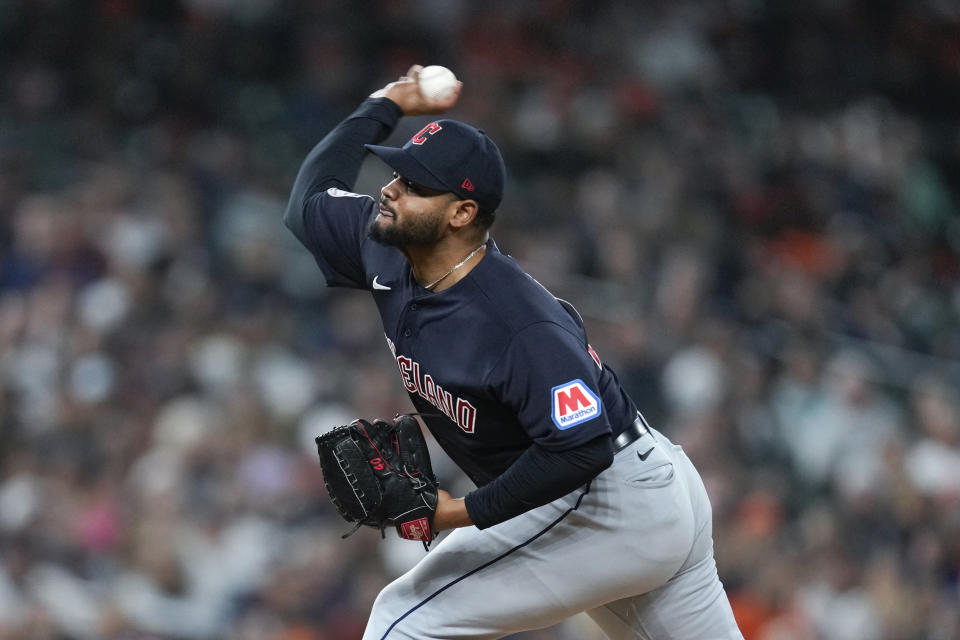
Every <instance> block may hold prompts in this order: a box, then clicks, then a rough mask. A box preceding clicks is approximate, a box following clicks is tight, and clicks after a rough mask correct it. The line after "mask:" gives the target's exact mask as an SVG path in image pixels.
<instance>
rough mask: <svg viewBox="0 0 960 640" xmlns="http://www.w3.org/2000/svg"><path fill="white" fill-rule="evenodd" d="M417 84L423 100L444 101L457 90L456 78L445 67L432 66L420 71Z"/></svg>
mask: <svg viewBox="0 0 960 640" xmlns="http://www.w3.org/2000/svg"><path fill="white" fill-rule="evenodd" d="M417 84H418V85H419V87H420V93H421V94H423V97H424V98H428V99H430V100H446V99H447V98H449V97H450V96H452V95H453V92H454V90H456V88H457V76H455V75H453V71H450V69H447V68H446V67H442V66H440V65H438V64H432V65H429V66H427V67H424V68H423V69H421V70H420V74H419V75H418V76H417Z"/></svg>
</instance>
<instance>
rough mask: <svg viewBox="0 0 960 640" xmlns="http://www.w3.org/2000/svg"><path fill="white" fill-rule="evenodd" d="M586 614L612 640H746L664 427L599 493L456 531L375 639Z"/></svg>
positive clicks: (509, 629) (398, 597)
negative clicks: (483, 526) (736, 620)
mask: <svg viewBox="0 0 960 640" xmlns="http://www.w3.org/2000/svg"><path fill="white" fill-rule="evenodd" d="M651 448H652V449H651ZM644 457H645V458H646V459H643V458H644ZM583 611H585V612H587V614H588V615H590V617H591V618H593V620H594V621H595V622H596V623H597V624H598V625H599V626H600V628H601V629H603V631H604V632H605V633H606V635H607V636H609V637H610V638H611V640H628V639H629V640H637V639H642V640H743V636H742V635H741V633H740V631H739V630H738V628H737V624H736V622H735V621H734V618H733V612H732V610H731V609H730V603H729V601H728V600H727V597H726V594H725V592H724V591H723V586H722V585H721V583H720V579H719V577H718V576H717V569H716V563H715V562H714V557H713V537H712V514H711V508H710V502H709V500H708V498H707V493H706V490H705V489H704V486H703V482H702V481H701V479H700V475H699V474H698V473H697V470H696V469H695V468H694V466H693V464H692V463H691V462H690V460H689V459H688V458H687V456H686V454H685V453H684V452H683V450H682V449H681V448H680V447H679V446H677V445H674V444H673V443H671V442H670V441H669V440H668V439H667V438H666V437H665V436H664V435H662V434H661V433H659V432H657V431H656V430H655V429H651V432H650V433H649V434H647V435H644V436H643V437H641V438H639V439H638V440H636V441H635V442H633V443H632V444H631V445H629V446H628V447H627V448H625V449H624V450H622V451H620V452H619V453H617V455H616V457H615V458H614V463H613V465H612V466H611V467H610V468H608V469H607V470H606V471H604V472H603V473H601V474H600V475H599V476H597V478H595V479H594V480H593V482H591V483H590V485H589V487H588V488H587V489H585V490H577V491H574V492H572V493H570V494H568V495H566V496H564V497H563V498H560V499H559V500H555V501H554V502H551V503H549V504H546V505H544V506H542V507H538V508H536V509H533V510H531V511H528V512H527V513H524V514H522V515H520V516H517V517H515V518H512V519H510V520H508V521H506V522H502V523H500V524H498V525H496V526H493V527H490V528H488V529H485V530H483V531H481V530H479V529H477V528H475V527H464V528H461V529H457V530H455V531H453V532H451V533H450V535H448V536H447V537H446V538H445V539H443V540H442V541H441V542H440V543H439V544H437V546H436V547H435V548H434V549H432V550H431V551H430V553H429V554H427V556H426V557H424V559H423V560H422V561H421V562H420V563H418V564H417V565H416V566H415V567H414V568H413V569H411V570H410V571H408V572H407V573H406V574H404V575H402V576H401V577H399V578H398V579H396V580H395V581H393V582H392V583H390V584H389V585H387V587H386V588H384V589H383V591H382V592H381V593H380V595H379V596H378V597H377V600H376V602H375V603H374V606H373V611H372V612H371V614H370V620H369V622H368V624H367V629H366V632H365V633H364V635H363V639H364V640H425V639H431V640H432V639H436V640H452V639H454V638H458V639H459V638H471V639H475V640H488V639H489V640H493V639H495V638H502V637H503V636H506V635H510V634H512V633H517V632H519V631H524V630H529V629H539V628H543V627H547V626H550V625H553V624H556V623H558V622H560V621H562V620H564V619H566V618H568V617H570V616H572V615H574V614H577V613H580V612H583Z"/></svg>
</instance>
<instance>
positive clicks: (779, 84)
mask: <svg viewBox="0 0 960 640" xmlns="http://www.w3.org/2000/svg"><path fill="white" fill-rule="evenodd" d="M413 63H420V64H444V65H446V66H448V67H450V68H452V69H453V70H454V71H455V72H456V73H457V75H458V76H459V77H460V79H461V80H463V81H464V90H463V96H462V99H461V100H460V103H459V104H458V105H457V107H456V108H455V109H454V111H453V112H452V113H451V114H450V115H451V116H452V117H456V118H458V119H462V120H466V121H468V122H471V123H474V124H476V125H478V126H480V127H482V128H484V129H485V130H486V131H488V132H489V133H490V135H491V136H492V137H493V138H494V139H495V140H496V141H497V142H498V143H499V144H500V146H501V148H502V149H503V151H504V155H505V157H506V160H507V164H508V171H509V176H508V187H507V195H506V199H505V202H504V204H503V206H502V208H501V212H500V215H499V219H498V222H497V223H496V225H495V227H494V236H495V238H496V239H497V241H498V244H499V245H500V247H501V249H503V250H504V251H505V252H508V253H510V254H512V255H513V256H515V257H516V258H517V259H518V260H519V261H520V262H521V264H522V265H523V266H524V267H525V268H526V269H527V270H528V271H529V272H530V273H531V274H532V275H533V276H534V277H536V278H537V279H538V280H540V281H541V282H542V283H543V284H544V285H545V286H547V287H548V288H549V289H550V290H551V291H553V292H554V293H556V294H557V295H559V296H561V297H564V298H567V299H570V300H571V301H573V303H574V304H575V305H576V306H577V307H578V308H579V310H580V311H581V312H582V313H583V315H584V317H585V318H586V321H587V324H588V328H589V330H590V333H591V341H592V343H593V345H594V347H595V348H596V350H597V351H598V353H599V354H600V357H601V358H602V359H604V360H605V361H606V363H607V364H608V365H610V366H612V367H613V368H614V369H616V370H617V372H618V373H619V374H620V376H621V379H622V380H623V382H624V383H625V385H626V387H627V388H628V390H629V391H630V393H631V394H632V395H633V396H634V398H635V399H636V400H637V401H638V404H639V405H640V406H641V408H642V410H643V411H644V413H645V414H646V415H647V417H648V418H649V419H650V420H651V421H652V422H653V423H654V424H655V425H656V426H657V427H658V428H659V429H660V430H662V431H664V432H665V433H667V434H668V435H669V436H670V437H671V438H672V439H673V440H674V441H675V442H678V443H680V444H682V445H683V446H684V447H685V449H686V450H687V451H688V453H689V455H690V456H691V458H693V460H694V462H695V463H696V464H697V465H698V467H699V468H700V470H701V472H702V475H703V476H704V479H705V482H706V484H707V486H708V490H709V491H710V494H711V498H712V501H713V507H714V521H715V527H714V534H715V541H716V555H717V560H718V565H719V570H720V576H721V578H722V580H723V581H724V584H725V586H726V588H727V590H728V593H729V595H730V597H731V601H732V603H733V605H734V609H735V612H736V614H737V616H738V619H739V620H740V622H741V625H742V628H743V631H744V635H745V636H746V637H747V638H748V640H815V639H830V640H833V639H837V640H848V639H849V640H872V639H878V640H896V639H901V638H904V639H905V638H910V639H914V640H915V639H930V640H941V639H943V640H945V639H949V638H958V637H960V614H958V612H960V542H958V541H960V394H958V388H960V322H958V319H960V258H958V254H960V215H958V212H957V203H958V197H960V193H958V188H957V185H958V184H960V123H958V116H957V114H958V113H960V6H958V5H957V3H955V2H953V1H952V0H917V1H914V2H895V1H888V0H877V1H866V0H864V1H854V0H837V1H832V2H828V1H826V0H820V1H812V2H802V3H798V2H779V1H773V0H770V1H763V0H723V1H719V0H718V1H714V2H706V1H704V2H694V1H679V2H677V1H671V2H668V1H651V2H628V1H620V2H618V1H595V2H574V1H571V0H542V1H538V2H515V1H510V2H508V1H501V0H487V1H485V2H468V1H466V0H450V1H446V0H419V1H415V0H406V1H405V0H380V1H356V2H348V1H339V2H338V1H319V0H318V1H307V0H303V1H299V2H296V1H292V0H291V1H284V0H192V1H190V0H181V1H176V0H164V1H161V0H155V1H152V2H150V1H140V2H138V1H136V0H103V1H101V2H69V1H67V0H30V1H28V0H21V1H16V0H0V442H2V445H0V638H3V639H4V640H6V639H8V638H9V639H13V638H33V639H45V638H57V639H59V638H70V639H73V638H81V639H86V638H111V639H114V638H116V639H119V638H231V639H233V638H236V639H258V640H259V639H268V640H343V639H349V638H359V637H360V634H361V633H362V628H363V624H364V621H365V618H366V613H367V611H368V610H369V606H370V604H371V603H372V600H373V598H374V597H375V595H376V593H377V591H378V590H379V589H380V588H381V587H382V586H383V585H384V584H385V583H386V581H388V580H389V579H390V578H391V577H392V576H393V575H396V574H397V573H398V572H400V571H403V570H404V569H405V568H407V567H409V566H411V565H412V563H413V562H415V561H416V560H417V559H418V558H419V557H420V555H421V554H422V550H420V548H419V547H418V546H417V545H410V544H408V543H407V544H404V543H403V542H402V541H387V542H381V541H380V540H379V539H378V538H379V536H378V535H377V534H376V533H375V532H372V531H366V530H365V531H363V532H360V533H358V534H357V535H356V536H355V537H353V538H351V539H349V540H347V541H341V540H340V539H339V536H340V534H341V533H343V532H344V531H346V530H347V528H348V527H347V526H346V525H345V523H343V522H342V521H340V520H339V518H338V517H337V516H336V514H335V513H333V511H332V508H331V506H330V504H329V501H328V500H327V498H326V494H325V492H324V489H323V486H322V479H321V477H320V475H319V469H318V465H317V464H316V461H315V453H314V452H313V451H312V448H311V446H312V437H313V436H314V435H315V434H316V433H318V432H319V431H320V430H322V429H326V428H329V427H330V426H332V425H334V424H338V423H340V422H341V421H343V420H349V419H350V418H352V417H354V416H356V415H365V416H373V415H392V414H393V413H395V412H396V411H400V410H406V409H407V408H408V406H409V405H408V401H407V400H406V398H405V395H404V394H403V393H402V386H401V384H400V383H399V380H398V379H397V376H396V373H395V372H394V371H393V369H392V366H393V365H392V364H391V361H390V357H389V355H388V351H387V349H386V345H385V344H384V343H383V341H382V332H381V330H380V328H379V320H378V318H377V317H376V314H375V313H374V308H373V305H372V304H371V303H370V301H369V300H368V299H367V298H366V296H364V295H363V294H361V293H356V292H342V291H330V290H326V289H323V288H322V286H321V283H320V274H319V271H318V270H317V268H316V266H315V265H314V264H313V261H312V259H311V258H310V256H309V255H308V254H306V252H305V251H303V250H302V249H300V248H299V247H298V246H297V244H296V242H295V241H294V240H293V238H292V236H291V235H290V234H289V233H288V232H286V231H285V229H283V226H282V224H281V221H280V217H281V214H282V209H283V206H284V204H285V199H286V196H287V193H288V190H289V188H290V185H291V184H292V180H293V177H294V175H295V173H296V170H297V168H298V166H299V163H300V161H301V160H302V158H303V157H304V155H305V154H306V152H307V151H308V150H309V149H310V148H311V146H312V145H313V144H315V143H316V141H318V140H319V138H320V137H322V135H323V134H325V133H326V132H327V131H328V130H329V129H330V128H331V127H332V126H333V125H335V124H336V123H337V122H338V121H339V120H340V119H341V118H343V117H344V116H345V115H347V114H348V113H349V112H350V111H351V110H352V109H353V108H354V107H355V106H356V104H357V103H358V102H359V101H360V100H362V99H363V97H364V96H366V95H368V94H369V93H370V92H372V91H373V90H375V89H377V88H379V87H380V86H382V85H383V84H385V83H386V82H388V81H390V80H392V79H394V78H395V77H396V76H398V75H400V74H402V73H403V72H404V71H405V70H406V69H407V68H408V67H409V66H410V65H411V64H413ZM419 126H421V121H420V120H418V119H409V120H406V121H404V122H403V123H402V124H401V128H400V129H399V130H398V131H397V133H396V134H395V135H394V137H393V138H392V139H391V140H392V141H394V142H399V141H401V140H402V139H403V138H404V137H405V136H406V135H409V133H410V132H411V131H415V130H416V128H419ZM385 175H386V174H385V173H384V169H383V167H382V166H378V165H376V163H371V164H370V165H369V166H366V167H365V169H364V171H363V173H362V174H361V180H360V183H359V184H358V187H357V189H358V191H362V192H366V193H375V192H376V190H377V189H378V188H379V186H380V184H381V183H382V181H383V179H384V178H385ZM434 458H435V460H437V466H438V467H439V473H440V475H441V477H442V478H444V481H445V484H446V485H447V486H448V487H449V488H451V490H452V491H454V492H455V493H456V492H460V493H461V494H462V493H463V492H465V491H467V490H469V488H470V487H469V484H468V483H467V481H466V480H465V479H464V478H463V477H462V476H461V475H460V474H459V473H458V472H457V471H456V470H455V469H454V468H452V467H451V466H450V464H449V462H447V461H445V460H444V459H443V458H442V456H440V454H437V455H435V456H434ZM438 458H439V459H438ZM517 637H518V638H520V637H522V638H526V639H534V638H538V639H541V640H572V639H578V640H580V639H585V638H595V637H598V636H597V635H596V631H595V630H593V628H592V627H591V626H590V623H589V621H585V620H581V619H580V617H578V618H577V619H575V620H573V621H571V622H568V623H565V624H562V625H559V626H558V627H555V628H553V629H549V630H544V631H539V632H530V633H527V634H521V635H519V636H517Z"/></svg>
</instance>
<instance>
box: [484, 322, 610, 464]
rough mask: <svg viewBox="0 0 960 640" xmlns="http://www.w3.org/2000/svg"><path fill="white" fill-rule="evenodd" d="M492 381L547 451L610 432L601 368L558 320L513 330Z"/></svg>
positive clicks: (584, 346)
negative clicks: (603, 396) (604, 402)
mask: <svg viewBox="0 0 960 640" xmlns="http://www.w3.org/2000/svg"><path fill="white" fill-rule="evenodd" d="M489 381H490V382H491V383H492V384H493V386H494V387H496V392H497V395H498V396H499V397H500V399H501V402H503V403H504V404H506V405H507V406H509V407H510V408H511V409H512V410H513V411H514V413H515V415H516V416H517V418H518V420H519V422H520V424H521V425H522V426H523V428H524V429H525V430H526V431H527V433H528V434H529V435H530V437H531V439H532V440H533V441H534V442H536V443H537V444H538V445H540V446H542V447H544V448H545V449H548V450H554V451H562V450H565V449H570V448H572V447H576V446H578V445H581V444H583V443H585V442H587V441H589V440H592V439H594V438H596V437H598V436H600V435H603V434H607V435H609V434H610V433H611V429H610V423H609V421H608V418H607V414H606V412H605V410H604V406H603V402H602V400H601V397H602V395H603V394H602V393H601V392H600V389H599V368H598V367H597V364H596V363H595V362H594V360H593V358H591V356H590V353H589V351H588V349H587V345H586V344H585V342H584V340H583V339H582V338H581V337H579V336H577V335H575V334H574V333H572V332H570V331H569V330H567V329H565V328H564V327H562V326H560V325H558V324H556V323H553V322H547V321H545V322H538V323H536V324H533V325H530V326H528V327H526V328H524V329H522V330H520V331H519V332H518V333H517V334H515V335H514V337H513V339H512V341H511V343H510V346H509V347H508V348H507V350H506V352H505V353H504V355H503V357H502V358H501V360H500V362H499V363H498V365H497V366H496V367H495V368H494V370H493V371H492V372H491V378H490V379H489Z"/></svg>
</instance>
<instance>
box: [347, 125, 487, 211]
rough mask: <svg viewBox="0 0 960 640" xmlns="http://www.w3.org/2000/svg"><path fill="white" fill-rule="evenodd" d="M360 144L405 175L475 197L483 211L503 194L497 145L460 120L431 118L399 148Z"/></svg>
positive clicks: (462, 197) (413, 180)
mask: <svg viewBox="0 0 960 640" xmlns="http://www.w3.org/2000/svg"><path fill="white" fill-rule="evenodd" d="M364 146H366V148H367V149H369V150H370V151H371V152H372V153H374V154H376V155H377V157H379V158H380V159H381V160H383V161H384V162H386V163H387V164H388V165H390V167H392V168H393V170H394V171H396V172H397V173H399V174H400V175H402V176H403V177H404V178H406V179H408V180H410V181H412V182H415V183H416V184H419V185H423V186H424V187H427V188H428V189H436V190H438V191H449V192H452V193H454V194H456V195H457V196H459V197H460V198H461V199H463V200H475V201H476V202H477V204H478V205H479V206H480V208H481V209H482V210H484V211H493V210H495V209H496V208H497V207H498V206H499V205H500V201H501V200H502V199H503V183H504V177H505V175H506V170H505V168H504V166H503V157H502V156H501V155H500V149H498V148H497V145H496V144H494V142H493V140H491V139H490V136H488V135H487V134H486V133H484V132H483V130H481V129H477V128H475V127H471V126H470V125H468V124H464V123H463V122H459V121H457V120H437V121H436V122H431V123H430V124H428V125H427V126H425V127H424V128H423V129H421V130H420V131H418V132H417V133H416V134H415V135H414V136H413V137H412V138H410V139H409V140H408V141H407V142H406V144H404V145H403V146H402V147H381V146H378V145H373V144H368V145H364Z"/></svg>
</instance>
